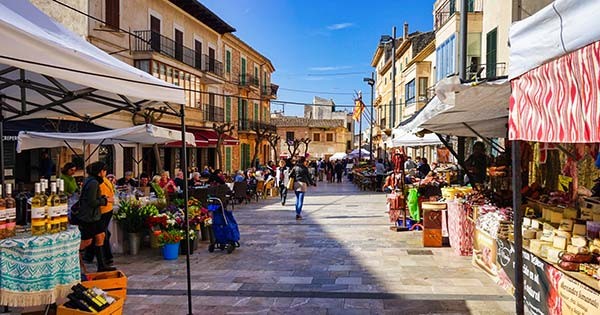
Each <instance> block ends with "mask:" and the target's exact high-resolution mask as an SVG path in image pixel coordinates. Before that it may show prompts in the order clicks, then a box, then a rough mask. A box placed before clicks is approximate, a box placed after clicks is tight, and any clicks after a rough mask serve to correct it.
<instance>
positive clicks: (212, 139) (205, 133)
mask: <svg viewBox="0 0 600 315" xmlns="http://www.w3.org/2000/svg"><path fill="white" fill-rule="evenodd" d="M187 131H188V132H190V133H192V134H193V135H194V137H196V147H200V148H214V147H216V146H217V141H218V140H219V137H218V134H217V133H216V132H215V131H213V130H200V129H188V130H187ZM239 143H240V141H239V140H238V139H236V138H234V137H232V136H230V135H223V145H226V146H229V145H237V144H239ZM165 146H166V147H168V148H172V147H180V146H181V141H176V142H171V143H168V144H166V145H165Z"/></svg>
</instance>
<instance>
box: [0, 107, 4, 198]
mask: <svg viewBox="0 0 600 315" xmlns="http://www.w3.org/2000/svg"><path fill="white" fill-rule="evenodd" d="M3 102H4V99H3V97H2V96H0V185H3V184H4V113H3V112H2V103H3ZM0 198H2V196H1V195H0Z"/></svg>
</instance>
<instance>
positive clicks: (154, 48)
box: [133, 31, 223, 77]
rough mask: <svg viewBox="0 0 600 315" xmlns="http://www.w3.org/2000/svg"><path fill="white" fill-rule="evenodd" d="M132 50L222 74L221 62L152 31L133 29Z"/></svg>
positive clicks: (220, 75)
mask: <svg viewBox="0 0 600 315" xmlns="http://www.w3.org/2000/svg"><path fill="white" fill-rule="evenodd" d="M134 34H135V35H136V37H135V39H134V43H133V51H136V52H157V53H160V54H162V55H165V56H167V57H171V58H173V59H175V60H178V61H180V62H183V63H184V64H186V65H188V66H190V67H193V68H195V69H197V70H200V71H204V72H208V73H212V74H214V75H217V76H219V77H222V76H223V63H222V62H220V61H218V60H216V59H215V58H211V57H210V56H208V55H203V54H201V53H200V52H196V51H194V50H193V49H191V48H188V47H186V46H183V45H182V44H179V43H177V42H175V41H174V40H172V39H170V38H168V37H166V36H163V35H161V34H159V33H156V32H152V31H135V32H134Z"/></svg>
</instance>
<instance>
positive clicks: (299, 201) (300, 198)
mask: <svg viewBox="0 0 600 315" xmlns="http://www.w3.org/2000/svg"><path fill="white" fill-rule="evenodd" d="M303 205H304V192H303V191H297V190H296V214H297V215H300V213H302V206H303Z"/></svg>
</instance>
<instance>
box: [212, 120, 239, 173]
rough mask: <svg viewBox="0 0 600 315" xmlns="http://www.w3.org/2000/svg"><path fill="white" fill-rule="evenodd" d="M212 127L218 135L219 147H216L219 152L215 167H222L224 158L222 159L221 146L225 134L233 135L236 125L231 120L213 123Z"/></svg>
mask: <svg viewBox="0 0 600 315" xmlns="http://www.w3.org/2000/svg"><path fill="white" fill-rule="evenodd" d="M212 129H213V130H214V131H215V132H216V133H217V135H218V138H217V149H216V152H217V163H216V164H217V165H215V169H222V165H223V159H222V153H221V147H222V146H223V140H224V138H225V135H231V133H232V132H233V130H235V126H234V125H233V124H232V123H230V122H226V123H221V124H217V123H213V126H212Z"/></svg>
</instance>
